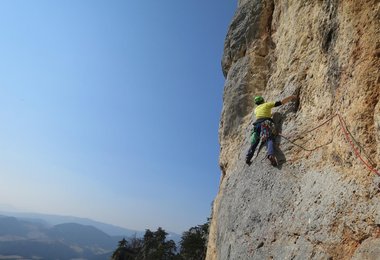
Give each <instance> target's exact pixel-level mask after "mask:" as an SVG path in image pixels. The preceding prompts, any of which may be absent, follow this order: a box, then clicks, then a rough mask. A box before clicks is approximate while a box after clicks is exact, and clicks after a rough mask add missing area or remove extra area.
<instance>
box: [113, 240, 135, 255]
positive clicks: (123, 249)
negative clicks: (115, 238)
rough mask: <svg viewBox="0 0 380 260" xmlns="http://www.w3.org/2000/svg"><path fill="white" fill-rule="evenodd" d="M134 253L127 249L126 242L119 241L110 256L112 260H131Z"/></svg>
mask: <svg viewBox="0 0 380 260" xmlns="http://www.w3.org/2000/svg"><path fill="white" fill-rule="evenodd" d="M133 259H134V252H133V251H132V250H131V249H130V248H129V246H128V242H127V240H125V238H123V239H122V240H120V241H119V246H118V248H117V249H116V250H115V251H114V252H113V254H112V260H133Z"/></svg>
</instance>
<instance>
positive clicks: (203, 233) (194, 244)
mask: <svg viewBox="0 0 380 260" xmlns="http://www.w3.org/2000/svg"><path fill="white" fill-rule="evenodd" d="M208 229H209V220H208V222H207V223H205V224H203V225H198V226H196V227H192V228H190V229H189V230H188V231H185V232H183V234H182V238H181V242H180V245H181V251H180V256H181V258H182V259H185V260H202V259H205V258H206V249H207V240H208Z"/></svg>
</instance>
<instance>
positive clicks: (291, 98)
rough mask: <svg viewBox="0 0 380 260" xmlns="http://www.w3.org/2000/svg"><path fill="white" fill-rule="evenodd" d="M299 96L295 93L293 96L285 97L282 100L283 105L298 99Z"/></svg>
mask: <svg viewBox="0 0 380 260" xmlns="http://www.w3.org/2000/svg"><path fill="white" fill-rule="evenodd" d="M297 98H298V97H297V96H295V95H293V96H289V97H286V98H284V99H283V100H281V105H284V104H286V103H288V102H290V101H293V100H296V99H297Z"/></svg>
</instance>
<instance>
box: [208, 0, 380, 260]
mask: <svg viewBox="0 0 380 260" xmlns="http://www.w3.org/2000/svg"><path fill="white" fill-rule="evenodd" d="M222 69H223V72H224V75H225V77H226V81H225V86H224V96H223V111H222V115H221V121H220V129H219V138H220V144H221V151H220V167H221V170H222V177H221V182H220V188H219V192H218V195H217V197H216V198H215V201H214V205H213V213H212V221H211V228H210V236H209V243H208V251H207V259H209V260H212V259H380V251H379V248H380V177H379V176H378V175H377V174H376V171H378V170H376V168H377V167H378V165H379V166H380V102H379V98H380V71H379V70H380V2H379V1H378V0H360V1H359V0H347V1H338V0H313V1H307V0H305V1H298V0H287V1H285V0H272V1H271V0H240V1H238V8H237V11H236V13H235V16H234V18H233V21H232V22H231V25H230V28H229V31H228V33H227V37H226V41H225V51H224V55H223V58H222ZM293 94H297V95H299V100H298V102H295V103H289V104H286V105H283V106H281V107H278V108H274V109H273V112H275V113H274V114H273V117H274V120H275V122H276V127H277V128H278V129H277V130H278V132H280V133H281V135H282V136H277V138H276V142H275V143H276V145H275V147H276V157H277V159H278V160H279V164H280V165H279V166H278V167H276V168H275V167H272V166H270V165H269V162H268V160H267V159H266V151H265V148H263V149H261V150H260V152H259V153H258V155H257V156H256V154H255V156H254V160H253V163H252V165H251V166H248V165H246V164H245V154H246V152H247V150H248V148H249V145H250V144H249V135H250V131H251V129H252V122H253V121H254V120H255V118H254V113H253V109H254V104H253V97H254V96H255V95H262V96H264V98H265V99H266V100H268V101H277V100H281V99H283V98H285V97H287V96H289V95H293ZM316 127H318V128H316ZM288 140H291V141H293V143H295V144H296V145H294V144H293V143H291V142H289V141H288ZM300 146H301V147H302V148H301V147H300ZM359 157H360V158H359ZM363 161H364V162H363ZM371 168H372V169H373V170H372V171H371V170H370V169H371Z"/></svg>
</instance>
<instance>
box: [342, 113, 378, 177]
mask: <svg viewBox="0 0 380 260" xmlns="http://www.w3.org/2000/svg"><path fill="white" fill-rule="evenodd" d="M337 115H338V118H339V123H340V126H341V127H342V131H343V133H344V135H345V137H346V140H347V142H348V143H349V144H350V146H351V148H352V149H353V150H354V152H355V155H356V157H357V158H358V159H359V160H360V161H362V162H363V163H364V164H365V165H366V166H367V168H368V169H369V170H370V171H371V172H374V173H376V174H377V175H379V176H380V172H379V171H378V170H376V169H375V168H374V167H373V166H372V165H370V164H369V163H368V162H366V161H365V160H364V159H363V157H362V156H361V154H360V152H359V151H358V149H356V147H355V145H354V143H353V141H352V139H351V138H350V135H349V134H348V131H347V127H346V124H345V122H344V120H343V118H342V116H341V115H340V114H337Z"/></svg>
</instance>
